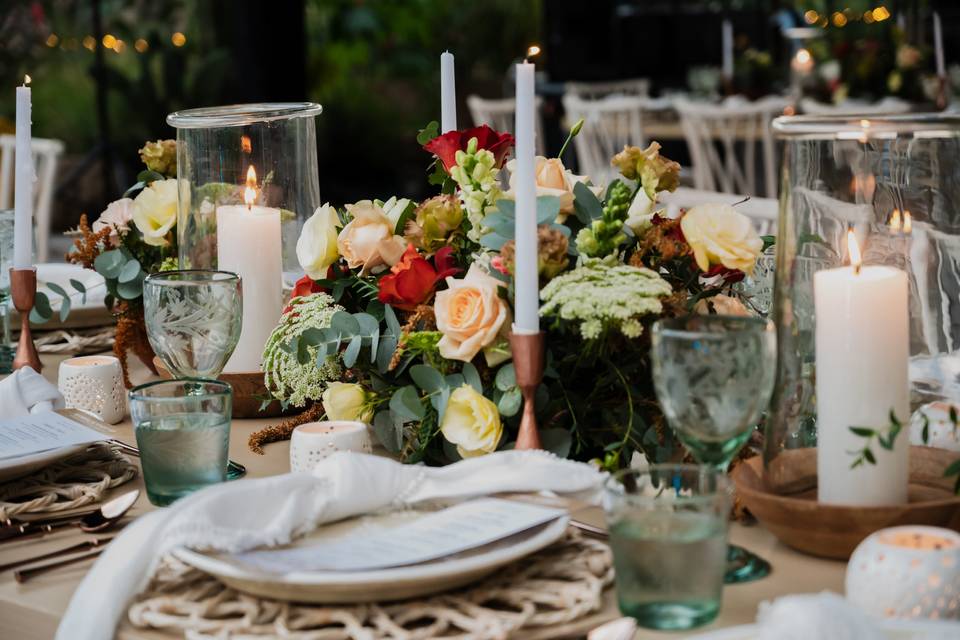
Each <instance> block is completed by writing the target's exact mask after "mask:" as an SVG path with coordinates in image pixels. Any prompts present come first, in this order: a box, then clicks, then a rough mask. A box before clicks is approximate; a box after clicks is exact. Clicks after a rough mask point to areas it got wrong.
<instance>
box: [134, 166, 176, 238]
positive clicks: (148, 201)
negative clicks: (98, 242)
mask: <svg viewBox="0 0 960 640" xmlns="http://www.w3.org/2000/svg"><path fill="white" fill-rule="evenodd" d="M177 191H178V189H177V181H176V180H174V179H170V180H157V181H155V182H153V183H152V184H151V185H150V186H149V187H146V188H145V189H144V190H143V191H141V192H140V193H139V194H138V195H137V197H136V199H135V200H134V201H133V223H134V224H135V225H136V226H137V229H139V230H140V233H142V234H143V241H144V242H146V243H147V244H149V245H153V246H155V247H163V246H165V245H167V244H168V241H167V234H168V233H169V232H170V230H171V229H173V227H174V225H176V224H177Z"/></svg>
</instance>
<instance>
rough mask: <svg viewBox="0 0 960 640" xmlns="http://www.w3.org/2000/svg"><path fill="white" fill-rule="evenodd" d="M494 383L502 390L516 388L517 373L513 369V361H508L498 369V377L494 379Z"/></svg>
mask: <svg viewBox="0 0 960 640" xmlns="http://www.w3.org/2000/svg"><path fill="white" fill-rule="evenodd" d="M494 384H496V385H497V389H500V391H509V390H510V389H514V388H516V386H517V375H516V372H515V371H514V369H513V363H512V362H508V363H507V364H505V365H503V366H502V367H500V369H499V370H498V371H497V377H496V378H495V379H494Z"/></svg>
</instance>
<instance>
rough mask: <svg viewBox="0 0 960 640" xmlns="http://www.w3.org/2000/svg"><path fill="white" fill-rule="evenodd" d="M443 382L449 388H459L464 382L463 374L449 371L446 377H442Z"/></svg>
mask: <svg viewBox="0 0 960 640" xmlns="http://www.w3.org/2000/svg"><path fill="white" fill-rule="evenodd" d="M444 382H445V383H446V384H447V386H448V387H450V388H451V389H459V388H460V387H462V386H463V385H465V384H466V380H464V378H463V375H462V374H459V373H451V374H450V375H448V376H447V377H446V378H444Z"/></svg>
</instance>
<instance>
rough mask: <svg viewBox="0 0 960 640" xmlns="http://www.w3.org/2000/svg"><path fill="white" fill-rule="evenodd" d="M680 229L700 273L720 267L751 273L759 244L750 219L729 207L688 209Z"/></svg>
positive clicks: (759, 247)
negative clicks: (717, 265)
mask: <svg viewBox="0 0 960 640" xmlns="http://www.w3.org/2000/svg"><path fill="white" fill-rule="evenodd" d="M680 228H681V229H682V230H683V235H684V237H685V238H686V239H687V243H688V244H689V245H690V248H691V249H693V257H694V259H696V261H697V266H698V267H700V270H701V271H709V270H710V265H714V264H722V265H723V266H725V267H726V268H728V269H739V270H740V271H743V272H744V273H752V272H753V265H754V264H755V263H756V261H757V256H759V255H760V251H761V250H762V249H763V240H761V239H760V236H759V235H758V234H757V232H756V230H755V229H754V228H753V224H752V223H751V222H750V218H748V217H747V216H745V215H743V214H742V213H740V212H739V211H737V210H736V209H734V208H733V207H731V206H729V205H725V204H701V205H697V206H696V207H692V208H691V209H689V210H688V211H687V212H686V213H685V214H684V215H683V217H682V218H680Z"/></svg>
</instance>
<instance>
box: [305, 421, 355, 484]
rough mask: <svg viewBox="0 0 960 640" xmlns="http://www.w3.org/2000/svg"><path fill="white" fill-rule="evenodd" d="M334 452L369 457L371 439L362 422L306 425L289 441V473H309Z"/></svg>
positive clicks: (326, 422) (312, 423)
mask: <svg viewBox="0 0 960 640" xmlns="http://www.w3.org/2000/svg"><path fill="white" fill-rule="evenodd" d="M337 451H356V452H357V453H373V439H372V438H371V437H370V430H369V428H368V427H367V425H366V424H365V423H363V422H349V421H346V420H333V421H327V420H324V421H321V422H308V423H307V424H302V425H300V426H299V427H297V428H296V429H294V430H293V435H292V436H291V437H290V471H294V472H296V471H311V470H312V469H313V467H314V466H316V464H317V463H318V462H320V461H321V460H323V459H325V458H327V457H329V456H330V455H332V454H334V453H336V452H337Z"/></svg>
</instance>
